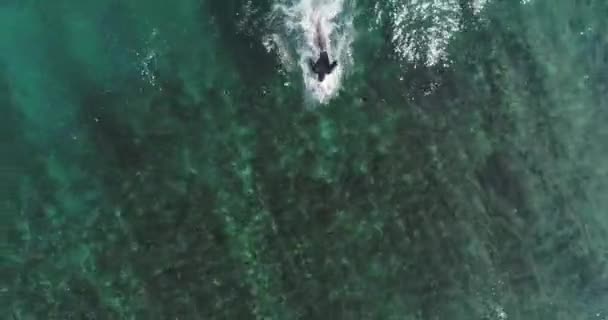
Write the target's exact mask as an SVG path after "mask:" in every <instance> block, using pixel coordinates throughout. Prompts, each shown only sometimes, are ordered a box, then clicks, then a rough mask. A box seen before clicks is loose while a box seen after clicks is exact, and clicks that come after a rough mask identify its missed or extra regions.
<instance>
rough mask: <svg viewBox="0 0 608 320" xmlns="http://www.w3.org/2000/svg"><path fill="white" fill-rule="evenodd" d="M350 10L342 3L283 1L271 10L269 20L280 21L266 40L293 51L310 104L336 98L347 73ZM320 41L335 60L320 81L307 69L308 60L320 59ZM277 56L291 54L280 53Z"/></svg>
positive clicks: (351, 30) (339, 0)
mask: <svg viewBox="0 0 608 320" xmlns="http://www.w3.org/2000/svg"><path fill="white" fill-rule="evenodd" d="M351 11H352V10H349V6H348V4H347V3H346V1H345V0H291V1H289V0H285V1H280V2H279V3H277V4H275V6H274V8H273V12H272V19H277V20H280V23H279V28H278V30H277V32H276V33H274V34H273V35H272V36H270V37H269V38H268V39H270V40H272V41H273V42H274V43H276V44H277V45H276V48H281V47H283V48H284V47H285V43H288V44H289V46H291V47H292V48H293V51H294V53H295V55H294V56H296V58H295V60H296V62H295V63H296V64H297V65H298V66H299V67H300V69H301V71H302V76H303V82H304V87H305V89H306V98H307V99H308V100H310V101H311V102H317V103H321V104H326V103H327V102H329V100H331V99H332V98H333V97H335V96H337V95H338V93H339V91H340V87H341V85H342V80H343V78H344V75H345V74H346V70H348V67H349V66H351V65H352V48H351V44H352V41H353V38H354V27H353V21H352V20H353V15H352V13H351ZM319 38H321V39H322V42H323V44H324V46H325V50H326V51H327V53H328V54H329V56H330V59H332V60H334V59H335V60H338V66H337V67H336V69H334V71H333V72H332V73H331V74H329V75H327V76H326V77H325V80H324V81H322V82H319V81H318V80H317V77H316V75H315V74H314V73H313V72H312V70H310V66H309V60H310V59H313V60H316V59H317V58H318V56H319V53H320V49H319ZM285 50H286V49H283V51H285ZM279 51H281V50H279ZM279 56H281V57H289V56H291V55H290V54H289V53H285V52H279ZM285 62H286V63H289V61H285Z"/></svg>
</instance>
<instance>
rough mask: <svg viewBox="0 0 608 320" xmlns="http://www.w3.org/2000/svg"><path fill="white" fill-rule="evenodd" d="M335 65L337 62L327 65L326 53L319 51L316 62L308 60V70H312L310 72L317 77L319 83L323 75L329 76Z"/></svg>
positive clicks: (323, 77)
mask: <svg viewBox="0 0 608 320" xmlns="http://www.w3.org/2000/svg"><path fill="white" fill-rule="evenodd" d="M337 65H338V61H334V62H332V63H331V64H330V63H329V56H328V55H327V52H326V51H321V54H320V55H319V59H318V60H317V62H314V61H313V60H312V59H310V68H311V69H312V72H314V73H316V74H317V75H318V76H319V81H323V79H325V75H326V74H330V73H331V72H332V71H333V70H334V68H335V67H336V66H337Z"/></svg>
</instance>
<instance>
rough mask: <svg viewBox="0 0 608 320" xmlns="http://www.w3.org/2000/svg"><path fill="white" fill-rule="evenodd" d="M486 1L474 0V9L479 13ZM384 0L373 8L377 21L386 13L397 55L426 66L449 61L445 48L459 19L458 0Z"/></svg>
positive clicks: (472, 7) (459, 7)
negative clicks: (384, 3) (385, 1)
mask: <svg viewBox="0 0 608 320" xmlns="http://www.w3.org/2000/svg"><path fill="white" fill-rule="evenodd" d="M487 2H488V1H487V0H473V1H472V2H471V3H470V5H471V9H472V10H473V13H474V14H480V13H481V11H482V10H483V8H484V7H485V5H486V4H487ZM387 4H388V5H387V6H380V5H377V6H376V7H375V8H374V15H375V16H376V21H377V23H376V24H377V25H378V23H379V21H381V18H382V17H383V16H385V15H386V16H387V17H388V18H389V20H390V22H391V29H392V30H391V31H392V38H391V41H392V43H393V45H394V46H395V53H396V54H397V56H398V57H399V58H400V59H402V60H403V61H404V62H406V63H408V64H410V63H413V64H419V63H421V64H424V65H426V66H433V65H436V64H438V63H440V62H441V63H444V64H449V59H448V57H447V53H446V49H447V47H448V45H449V42H450V40H451V39H452V37H453V36H454V34H455V33H456V32H458V31H460V24H461V20H462V10H461V3H460V1H459V0H405V1H404V0H389V1H388V2H387ZM386 11H388V12H386Z"/></svg>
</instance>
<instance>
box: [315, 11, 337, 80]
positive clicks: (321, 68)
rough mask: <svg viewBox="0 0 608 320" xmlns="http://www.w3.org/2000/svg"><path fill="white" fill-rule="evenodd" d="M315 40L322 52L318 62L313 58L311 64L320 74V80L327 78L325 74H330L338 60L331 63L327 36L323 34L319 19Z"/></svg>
mask: <svg viewBox="0 0 608 320" xmlns="http://www.w3.org/2000/svg"><path fill="white" fill-rule="evenodd" d="M315 40H316V41H315V43H316V45H317V47H318V48H319V50H320V51H321V53H320V54H319V59H317V62H314V61H313V60H312V59H310V60H309V64H310V68H311V69H312V72H314V73H316V74H317V75H318V77H319V81H323V79H325V75H327V74H330V73H331V72H332V71H333V70H334V68H335V67H336V66H337V65H338V61H334V62H332V63H329V55H328V54H327V48H326V44H325V43H326V42H325V37H324V36H323V32H322V30H321V24H320V22H319V21H317V26H316V37H315Z"/></svg>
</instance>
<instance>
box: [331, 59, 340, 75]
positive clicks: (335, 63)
mask: <svg viewBox="0 0 608 320" xmlns="http://www.w3.org/2000/svg"><path fill="white" fill-rule="evenodd" d="M337 65H338V61H337V60H336V61H334V62H332V63H331V65H330V66H329V72H332V71H334V68H335V67H336V66H337Z"/></svg>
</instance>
